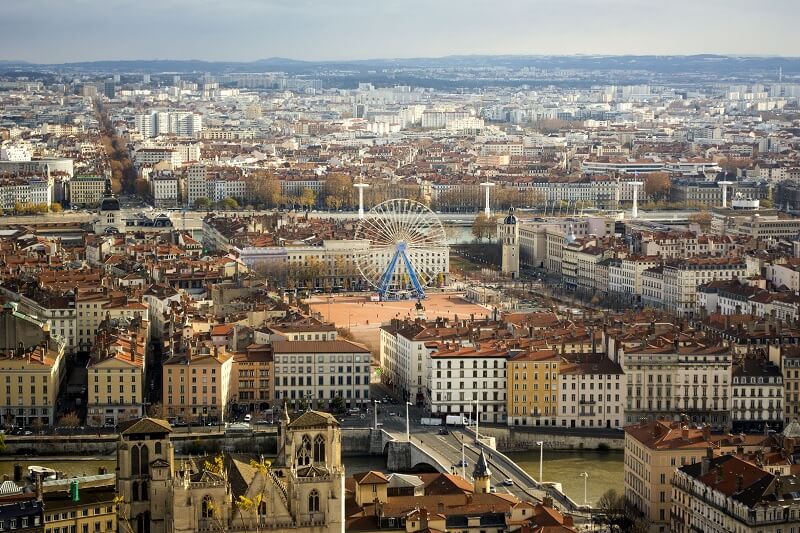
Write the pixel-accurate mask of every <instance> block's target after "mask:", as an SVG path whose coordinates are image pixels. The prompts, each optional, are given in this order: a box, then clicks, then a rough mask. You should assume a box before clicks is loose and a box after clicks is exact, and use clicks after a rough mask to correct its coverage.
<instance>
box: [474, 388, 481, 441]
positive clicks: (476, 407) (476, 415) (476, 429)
mask: <svg viewBox="0 0 800 533" xmlns="http://www.w3.org/2000/svg"><path fill="white" fill-rule="evenodd" d="M479 409H480V406H479V405H478V397H477V393H476V396H475V444H477V445H478V446H479V447H480V445H481V439H480V434H479V433H478V424H479V423H480V420H481V414H480V410H479Z"/></svg>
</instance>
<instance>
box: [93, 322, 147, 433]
mask: <svg viewBox="0 0 800 533" xmlns="http://www.w3.org/2000/svg"><path fill="white" fill-rule="evenodd" d="M124 322H127V321H124ZM147 344H148V339H147V325H146V324H141V323H139V324H132V325H131V327H130V329H128V328H125V329H117V330H116V331H115V330H114V325H113V324H108V325H107V326H106V327H105V328H103V331H101V333H100V334H99V335H98V346H97V348H99V350H96V352H95V353H96V356H95V357H92V359H90V361H89V364H88V366H87V384H88V391H87V403H86V424H87V425H89V426H98V427H99V426H107V427H113V426H116V425H117V424H118V423H119V422H122V421H125V420H132V419H135V418H139V417H141V416H144V414H145V413H144V389H145V361H146V359H147Z"/></svg>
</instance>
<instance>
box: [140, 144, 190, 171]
mask: <svg viewBox="0 0 800 533" xmlns="http://www.w3.org/2000/svg"><path fill="white" fill-rule="evenodd" d="M133 160H134V162H135V163H136V166H137V167H143V166H152V165H155V164H157V163H161V162H166V163H167V164H168V165H169V170H175V169H176V168H179V167H180V166H181V164H182V163H183V157H182V155H181V153H180V151H178V150H176V149H174V148H139V149H138V150H136V152H135V153H134V155H133Z"/></svg>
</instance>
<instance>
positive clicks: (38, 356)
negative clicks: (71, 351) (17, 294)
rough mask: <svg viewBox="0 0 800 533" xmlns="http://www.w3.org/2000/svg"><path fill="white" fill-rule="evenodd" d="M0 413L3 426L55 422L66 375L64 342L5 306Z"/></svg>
mask: <svg viewBox="0 0 800 533" xmlns="http://www.w3.org/2000/svg"><path fill="white" fill-rule="evenodd" d="M0 321H1V322H2V324H3V328H2V331H0V384H2V385H4V386H5V394H0V413H2V416H3V420H4V422H5V423H6V424H13V425H16V426H25V427H29V426H35V425H37V424H42V425H50V424H53V423H54V422H55V407H56V400H57V398H58V392H59V389H60V387H61V385H62V383H63V381H64V376H65V374H66V358H65V356H64V341H63V339H61V338H60V337H58V336H55V335H52V334H51V331H50V326H49V324H47V323H46V322H44V321H41V320H39V319H37V318H35V317H32V316H30V315H26V314H24V313H22V312H20V311H19V309H18V305H17V304H16V303H7V304H5V305H4V306H3V308H2V312H1V313H0Z"/></svg>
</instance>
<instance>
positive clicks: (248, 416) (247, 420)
mask: <svg viewBox="0 0 800 533" xmlns="http://www.w3.org/2000/svg"><path fill="white" fill-rule="evenodd" d="M252 419H253V417H252V415H244V421H245V422H250V421H251V420H252Z"/></svg>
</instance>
